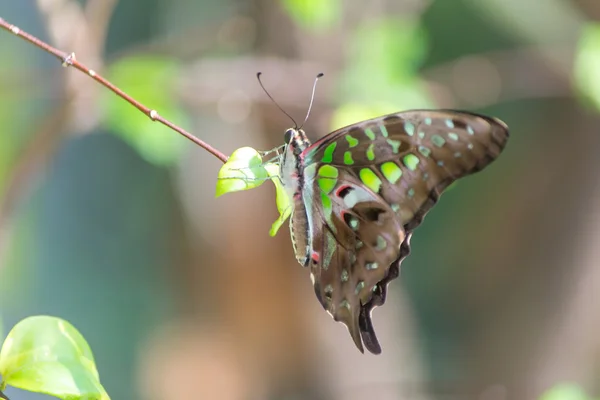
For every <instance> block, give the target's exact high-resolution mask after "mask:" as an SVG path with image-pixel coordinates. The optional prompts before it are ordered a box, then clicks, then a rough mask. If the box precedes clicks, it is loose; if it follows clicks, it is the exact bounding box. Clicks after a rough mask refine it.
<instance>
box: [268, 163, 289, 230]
mask: <svg viewBox="0 0 600 400" xmlns="http://www.w3.org/2000/svg"><path fill="white" fill-rule="evenodd" d="M265 168H266V169H267V172H268V173H269V176H270V177H271V181H273V184H274V185H275V196H276V197H275V202H276V203H277V211H279V218H277V219H276V220H275V222H273V225H271V230H269V235H271V236H275V235H276V234H277V231H278V230H279V228H281V225H283V223H284V222H285V220H286V219H288V218H289V216H290V215H292V202H291V200H290V197H289V196H288V194H287V192H286V191H285V188H284V187H283V185H282V184H281V181H280V180H279V166H278V165H277V164H272V163H270V164H267V165H265Z"/></svg>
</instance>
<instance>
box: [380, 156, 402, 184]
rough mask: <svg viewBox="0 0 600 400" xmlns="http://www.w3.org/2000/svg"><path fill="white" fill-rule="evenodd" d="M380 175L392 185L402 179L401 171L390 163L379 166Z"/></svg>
mask: <svg viewBox="0 0 600 400" xmlns="http://www.w3.org/2000/svg"><path fill="white" fill-rule="evenodd" d="M381 173H382V174H383V176H385V179H387V180H388V181H389V182H390V183H391V184H392V185H393V184H395V183H396V182H398V180H399V179H400V178H402V169H401V168H400V167H399V166H398V165H396V163H394V162H392V161H388V162H385V163H383V164H381Z"/></svg>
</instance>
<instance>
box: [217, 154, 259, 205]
mask: <svg viewBox="0 0 600 400" xmlns="http://www.w3.org/2000/svg"><path fill="white" fill-rule="evenodd" d="M267 179H269V174H268V172H267V170H266V169H265V166H264V165H263V162H262V158H261V156H260V153H259V152H258V151H256V150H254V149H253V148H251V147H242V148H240V149H237V150H236V151H234V152H233V153H232V154H231V156H230V157H229V159H227V162H226V163H225V164H223V166H222V167H221V169H220V170H219V175H218V176H217V190H216V193H215V197H219V196H222V195H224V194H225V193H229V192H239V191H241V190H249V189H253V188H255V187H258V186H260V185H262V184H263V183H264V182H265V181H266V180H267Z"/></svg>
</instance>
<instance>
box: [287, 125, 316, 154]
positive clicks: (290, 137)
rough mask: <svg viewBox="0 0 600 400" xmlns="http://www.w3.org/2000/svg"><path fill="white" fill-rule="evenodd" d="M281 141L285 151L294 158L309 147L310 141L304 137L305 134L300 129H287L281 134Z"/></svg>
mask: <svg viewBox="0 0 600 400" xmlns="http://www.w3.org/2000/svg"><path fill="white" fill-rule="evenodd" d="M283 141H284V144H285V147H286V150H288V151H291V153H292V154H294V156H296V157H298V156H299V155H300V153H302V152H303V151H304V149H306V148H307V147H308V146H310V141H309V140H308V138H307V137H306V133H304V131H303V130H302V129H300V128H290V129H287V130H286V131H285V133H284V134H283Z"/></svg>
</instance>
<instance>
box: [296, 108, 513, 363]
mask: <svg viewBox="0 0 600 400" xmlns="http://www.w3.org/2000/svg"><path fill="white" fill-rule="evenodd" d="M507 139H508V129H507V127H506V125H505V124H504V123H502V122H501V121H499V120H496V119H493V118H489V117H485V116H480V115H476V114H471V113H466V112H458V111H428V110H417V111H408V112H403V113H398V114H390V115H387V116H383V117H380V118H375V119H372V120H368V121H364V122H361V123H358V124H354V125H350V126H348V127H345V128H342V129H339V130H337V131H335V132H333V133H331V134H330V135H327V136H326V137H324V138H323V139H321V140H320V141H318V142H316V143H314V144H313V145H312V146H310V147H308V148H307V149H306V150H304V152H303V153H302V154H301V155H300V160H301V164H302V174H303V180H302V181H303V182H304V183H303V187H302V198H303V204H304V206H305V208H306V217H307V219H308V225H309V230H308V234H309V235H310V238H308V239H309V240H308V243H309V246H308V247H309V254H310V260H311V261H310V262H311V270H312V274H313V277H314V281H315V293H316V295H317V297H318V298H319V300H320V302H321V304H322V305H323V307H324V308H325V309H326V310H327V311H328V312H330V313H331V314H332V316H333V317H334V319H335V320H337V321H340V322H343V323H344V324H345V325H346V326H347V327H348V329H349V331H350V334H351V336H352V338H353V340H354V342H355V343H356V346H357V347H358V348H359V349H360V350H361V351H362V349H363V346H362V343H364V345H365V346H366V347H367V349H368V350H369V351H371V352H372V353H379V352H381V348H380V347H379V344H378V342H377V338H376V336H375V332H374V330H373V327H372V323H371V319H370V318H371V317H370V314H371V311H372V309H373V308H374V307H376V306H379V305H382V304H383V303H384V302H385V297H386V290H387V284H388V283H389V281H391V280H392V279H394V278H396V277H397V276H398V274H399V265H400V262H401V261H402V259H403V258H404V257H405V256H406V255H408V252H409V244H408V240H409V238H410V234H411V232H412V230H413V229H414V228H415V227H416V226H417V225H418V224H419V223H420V222H421V221H422V219H423V216H424V215H425V213H426V212H427V211H428V210H429V209H430V208H431V207H432V206H433V205H434V204H435V202H436V201H437V199H438V197H439V195H440V194H441V192H442V191H443V189H444V188H446V187H447V186H448V185H449V184H451V183H452V182H453V181H454V180H456V179H458V178H460V177H462V176H465V175H468V174H471V173H473V172H476V171H479V170H481V169H482V168H484V167H485V166H486V165H487V164H489V163H490V162H491V161H492V160H494V159H495V158H496V157H497V156H498V155H499V154H500V152H501V151H502V149H503V147H504V145H505V143H506V140H507ZM361 339H362V341H361Z"/></svg>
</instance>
